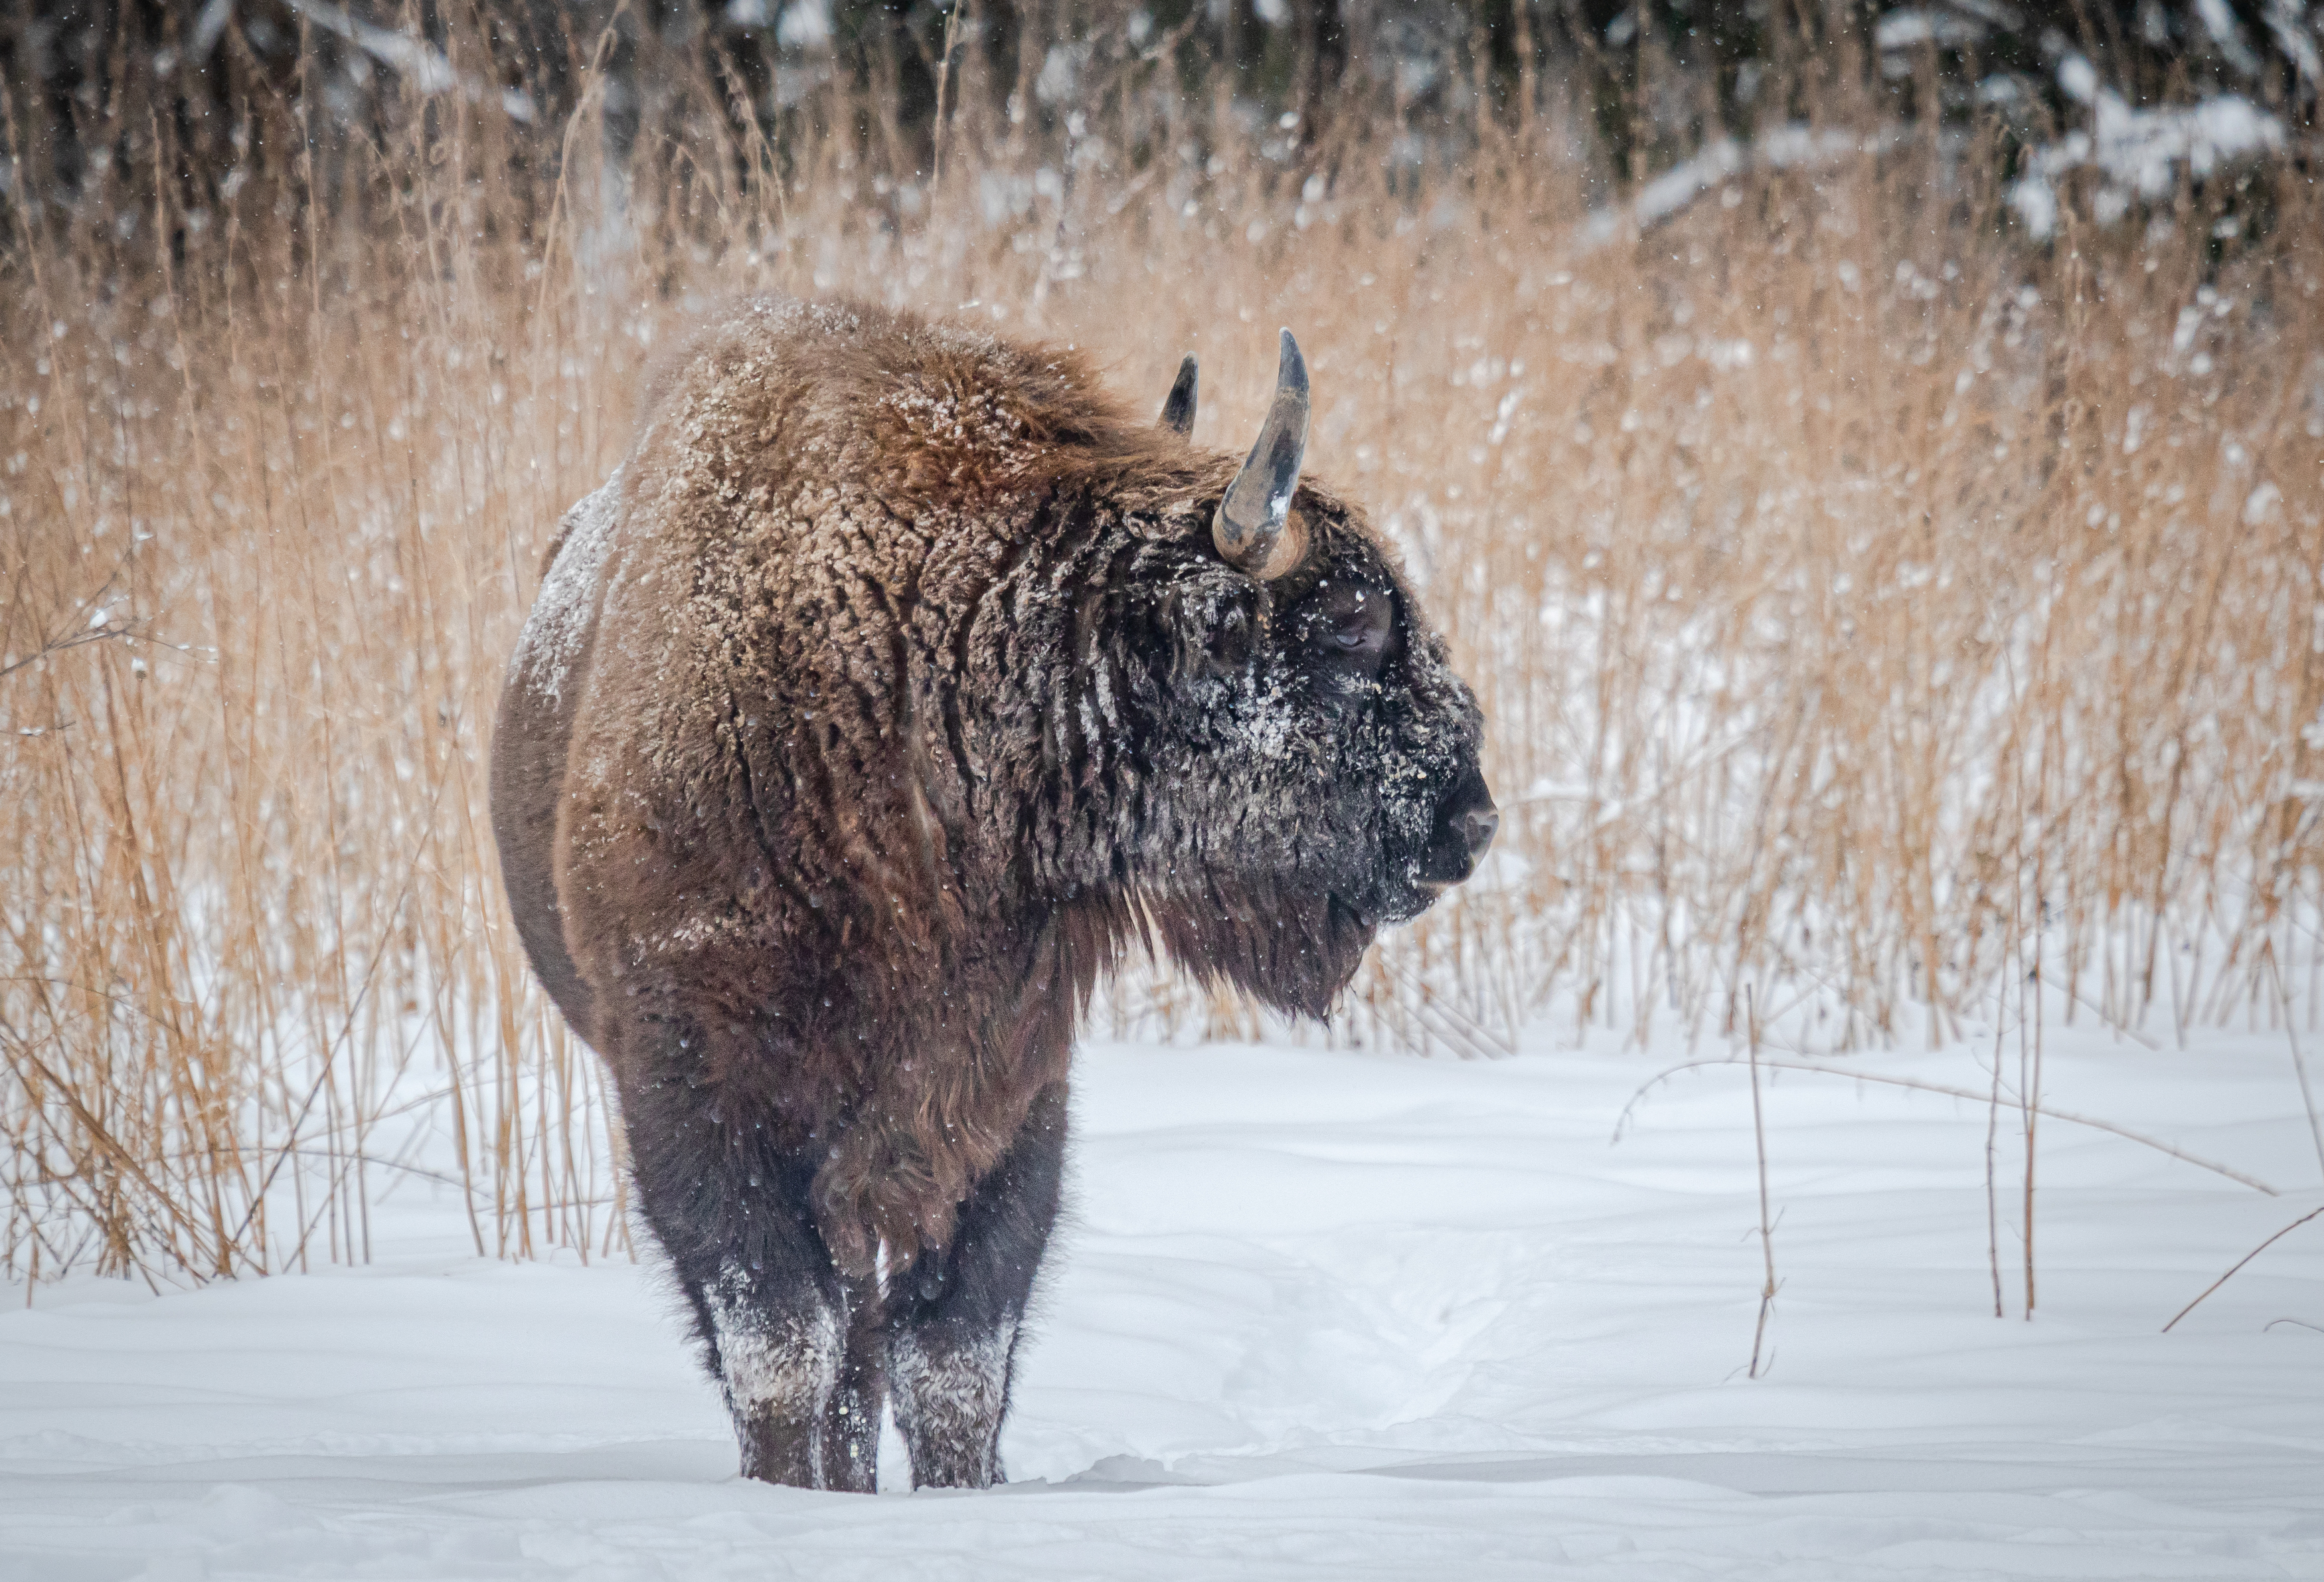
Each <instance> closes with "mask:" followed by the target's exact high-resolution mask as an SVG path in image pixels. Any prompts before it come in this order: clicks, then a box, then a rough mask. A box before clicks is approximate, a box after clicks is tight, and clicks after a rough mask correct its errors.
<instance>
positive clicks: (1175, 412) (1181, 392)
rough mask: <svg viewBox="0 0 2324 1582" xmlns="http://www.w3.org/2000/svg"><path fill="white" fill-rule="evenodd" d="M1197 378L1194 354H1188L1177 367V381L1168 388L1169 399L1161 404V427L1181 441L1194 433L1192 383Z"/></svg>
mask: <svg viewBox="0 0 2324 1582" xmlns="http://www.w3.org/2000/svg"><path fill="white" fill-rule="evenodd" d="M1199 377H1200V375H1199V373H1198V372H1197V371H1196V369H1195V367H1194V353H1192V352H1188V353H1187V354H1186V360H1185V362H1183V363H1181V364H1179V365H1178V380H1177V383H1176V384H1173V385H1171V386H1170V398H1169V399H1168V400H1167V401H1166V402H1163V403H1162V427H1164V428H1166V429H1167V430H1170V431H1171V432H1172V433H1174V434H1176V435H1177V436H1178V438H1179V439H1185V438H1186V437H1187V436H1188V435H1189V434H1192V433H1193V432H1194V382H1195V380H1196V379H1198V378H1199Z"/></svg>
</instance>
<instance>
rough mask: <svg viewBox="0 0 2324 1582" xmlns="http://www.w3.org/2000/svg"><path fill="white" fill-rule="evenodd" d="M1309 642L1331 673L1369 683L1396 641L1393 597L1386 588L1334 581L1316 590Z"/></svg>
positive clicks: (1309, 619) (1311, 611) (1344, 579)
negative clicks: (1320, 653) (1349, 676)
mask: <svg viewBox="0 0 2324 1582" xmlns="http://www.w3.org/2000/svg"><path fill="white" fill-rule="evenodd" d="M1307 630H1308V638H1309V642H1310V643H1311V644H1313V646H1314V648H1316V649H1319V650H1321V652H1322V657H1323V659H1324V660H1325V661H1327V662H1328V663H1329V665H1330V667H1331V669H1332V670H1333V671H1336V672H1339V673H1341V674H1349V673H1353V674H1355V675H1359V676H1361V677H1362V678H1363V679H1365V680H1370V679H1371V678H1372V677H1375V676H1377V675H1379V669H1380V664H1381V662H1382V661H1384V660H1386V659H1387V657H1388V648H1389V646H1390V644H1391V643H1394V641H1395V639H1396V597H1395V596H1394V595H1393V594H1391V593H1389V592H1388V590H1387V589H1385V588H1380V587H1368V586H1366V585H1365V584H1363V583H1360V582H1357V581H1353V580H1351V579H1347V578H1333V580H1332V581H1330V582H1326V583H1324V584H1323V585H1322V586H1321V587H1317V588H1316V590H1315V596H1314V605H1313V606H1312V608H1311V609H1310V611H1309V612H1308V619H1307Z"/></svg>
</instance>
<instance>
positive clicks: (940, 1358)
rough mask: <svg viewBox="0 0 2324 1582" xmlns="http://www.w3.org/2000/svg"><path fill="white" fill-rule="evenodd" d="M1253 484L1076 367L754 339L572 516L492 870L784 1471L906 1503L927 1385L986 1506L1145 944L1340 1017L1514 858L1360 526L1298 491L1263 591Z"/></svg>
mask: <svg viewBox="0 0 2324 1582" xmlns="http://www.w3.org/2000/svg"><path fill="white" fill-rule="evenodd" d="M1236 467H1237V462H1236V459H1235V458H1231V457H1228V456H1222V455H1214V454H1210V453H1206V452H1203V451H1199V450H1195V449H1192V448H1190V447H1189V446H1188V445H1186V443H1185V441H1184V440H1183V439H1181V438H1179V436H1178V434H1177V433H1176V431H1175V430H1173V429H1171V428H1167V427H1161V428H1157V427H1156V426H1153V425H1152V424H1150V423H1149V422H1148V421H1141V420H1139V419H1135V418H1133V417H1132V416H1130V414H1128V413H1126V412H1122V411H1121V410H1120V409H1119V408H1118V407H1116V406H1115V405H1114V404H1113V403H1112V402H1110V401H1109V400H1108V399H1107V398H1106V397H1105V396H1104V395H1102V393H1100V391H1099V389H1098V387H1097V384H1096V382H1095V380H1094V379H1093V376H1092V374H1091V372H1090V370H1089V368H1088V366H1087V365H1085V363H1084V361H1083V360H1082V359H1080V358H1079V357H1077V356H1074V355H1072V354H1071V353H1069V352H1061V351H1058V350H1056V349H1054V348H1037V347H1020V346H1014V345H1010V344H1008V343H1006V342H1003V341H1000V340H996V339H994V338H991V337H990V336H987V335H983V334H979V333H975V332H973V331H970V330H966V329H962V328H952V327H947V326H945V325H940V324H925V323H922V322H919V321H918V320H915V319H909V318H906V317H902V316H898V315H891V314H888V313H883V312H880V311H876V310H870V309H865V308H860V307H847V306H815V305H806V304H800V303H796V302H783V301H759V302H752V303H749V304H747V305H745V306H743V307H742V308H741V309H740V310H736V311H734V312H733V313H732V314H731V315H730V316H728V317H727V318H725V319H724V320H723V321H722V322H720V323H718V324H717V325H716V326H715V328H711V329H710V330H709V331H707V332H706V333H705V334H704V335H703V336H702V337H700V338H698V339H697V340H696V341H695V342H694V343H693V344H692V345H691V347H688V348H687V350H686V351H685V352H684V353H683V354H682V355H681V356H678V357H677V358H675V359H674V360H673V361H672V362H671V363H670V365H669V366H668V368H667V369H666V370H665V372H664V374H663V375H662V376H661V378H660V379H659V381H658V383H657V385H656V388H655V390H654V392H653V393H652V394H651V396H650V400H649V402H648V405H647V408H646V411H645V412H644V418H643V422H642V425H641V430H640V432H639V435H638V438H637V440H636V442H635V444H634V446H633V447H632V450H631V452H630V454H629V456H628V458H626V459H625V460H624V461H623V463H622V467H620V469H619V470H618V471H617V472H616V473H615V475H614V476H613V478H612V480H611V481H609V482H608V483H607V484H606V485H605V486H604V488H602V489H600V490H599V491H598V492H597V493H595V494H594V495H591V496H590V497H589V498H588V499H586V500H585V501H583V502H582V503H581V504H579V505H577V506H576V507H575V508H574V510H573V512H572V513H571V514H570V515H569V516H568V517H567V520H566V523H565V524H564V526H563V529H562V531H561V532H560V534H559V537H558V544H557V546H556V547H555V548H554V549H553V550H551V560H550V563H549V569H548V571H547V574H546V577H545V579H544V582H543V585H542V588H541V594H540V598H539V603H538V605H537V606H536V607H535V610H534V612H533V615H532V616H531V619H530V622H529V624H528V625H527V627H526V632H525V637H524V640H523V643H522V644H521V647H520V649H519V652H518V653H517V656H516V660H515V662H514V664H513V666H512V673H511V677H510V681H509V688H508V692H507V695H506V698H505V699H504V701H503V708H502V717H501V723H500V727H499V732H498V736H497V739H496V742H495V745H494V763H493V782H494V783H493V808H494V823H495V829H496V832H497V834H498V836H499V838H500V843H501V852H502V861H503V866H504V869H505V873H506V877H507V881H508V885H509V891H510V895H511V898H512V902H513V905H514V908H515V911H516V916H517V921H518V924H519V927H520V929H521V931H522V934H523V937H524V940H525V944H526V946H527V948H528V949H529V951H530V955H531V958H532V960H533V962H534V964H535V966H536V967H537V968H538V969H539V974H540V976H541V978H542V980H543V982H544V983H545V984H546V985H547V986H548V988H549V991H550V993H551V994H552V995H553V996H554V997H555V998H556V1000H557V1002H558V1004H559V1005H560V1006H561V1007H562V1008H563V1009H564V1011H565V1013H566V1015H567V1019H568V1020H569V1021H570V1022H571V1023H572V1024H573V1026H574V1028H575V1030H576V1032H579V1033H580V1034H581V1036H582V1037H583V1038H584V1039H586V1041H588V1042H589V1043H590V1044H591V1045H592V1046H593V1047H594V1048H595V1049H596V1050H598V1051H599V1053H600V1054H601V1055H603V1057H604V1059H605V1060H606V1061H607V1062H608V1064H609V1066H610V1068H611V1069H612V1071H613V1075H614V1078H615V1082H616V1086H617V1088H618V1091H619V1094H620V1100H621V1106H622V1122H623V1124H624V1127H625V1128H626V1131H627V1134H628V1139H629V1143H630V1149H631V1153H632V1159H633V1161H634V1165H635V1170H636V1180H637V1186H638V1197H639V1201H640V1203H641V1206H642V1209H643V1213H644V1215H645V1217H646V1219H647V1221H648V1223H649V1224H650V1226H651V1228H652V1230H653V1232H654V1234H655V1235H656V1236H657V1237H658V1238H659V1240H660V1242H661V1243H662V1244H663V1246H664V1247H665V1248H666V1249H667V1250H668V1252H669V1255H670V1258H671V1261H672V1263H673V1264H674V1266H675V1269H676V1272H677V1274H678V1278H679V1280H680V1281H681V1282H682V1283H683V1284H684V1286H685V1288H686V1290H687V1293H688V1295H689V1297H690V1299H691V1300H692V1302H693V1305H694V1308H695V1310H696V1317H697V1319H698V1322H699V1325H700V1328H701V1332H702V1335H703V1337H704V1339H705V1342H706V1344H707V1346H708V1348H709V1351H710V1356H711V1362H712V1365H713V1371H714V1372H715V1374H718V1376H719V1377H720V1378H721V1379H722V1381H723V1382H724V1385H725V1388H726V1390H727V1392H728V1395H729V1399H730V1401H731V1402H732V1404H733V1410H734V1412H735V1416H736V1420H737V1425H738V1428H739V1429H740V1431H741V1433H742V1439H743V1458H744V1466H745V1468H746V1470H749V1471H752V1472H753V1473H756V1474H758V1475H759V1476H766V1477H770V1478H775V1479H779V1480H781V1481H786V1482H792V1483H802V1484H821V1485H826V1486H835V1487H849V1488H868V1487H870V1486H871V1480H872V1473H873V1468H872V1458H873V1455H874V1451H875V1448H876V1444H877V1428H878V1421H879V1415H880V1404H881V1400H882V1398H883V1393H884V1392H885V1391H886V1390H887V1389H888V1388H889V1386H890V1384H892V1386H893V1388H894V1391H895V1394H896V1406H897V1415H898V1420H899V1424H900V1425H901V1426H902V1428H903V1429H904V1432H905V1435H906V1438H907V1439H908V1441H909V1442H910V1444H911V1448H912V1457H913V1468H914V1474H915V1476H916V1477H917V1478H918V1479H919V1480H920V1481H922V1482H937V1483H968V1484H982V1483H986V1482H990V1481H991V1480H992V1479H994V1478H995V1477H997V1476H999V1475H1000V1468H999V1463H998V1457H997V1452H996V1450H995V1444H996V1439H997V1435H998V1431H999V1426H1000V1421H1001V1413H1002V1412H1003V1411H1004V1410H1005V1407H1006V1399H1007V1388H1008V1375H1009V1366H1010V1355H1011V1351H1012V1348H1013V1346H1014V1339H1015V1334H1016V1328H1017V1324H1018V1320H1019V1317H1020V1316H1021V1314H1022V1311H1023V1308H1024V1303H1025V1299H1026V1295H1027V1292H1028V1289H1029V1286H1030V1283H1031V1281H1032V1277H1033V1274H1034V1272H1035V1269H1036V1267H1037V1263H1038V1261H1039V1258H1040V1254H1041V1249H1042V1245H1043V1243H1044V1241H1045V1239H1046V1237H1047V1232H1048V1227H1049V1224H1050V1221H1051V1219H1052V1218H1053V1217H1054V1214H1055V1210H1056V1200H1057V1189H1058V1177H1059V1171H1060V1168H1061V1163H1062V1153H1063V1147H1064V1128H1065V1078H1066V1064H1067V1057H1068V1053H1069V1050H1070V1046H1071V1041H1072V1036H1073V1032H1074V1022H1075V1018H1076V1016H1077V1014H1078V1013H1079V1011H1080V1009H1081V1007H1082V1005H1083V1004H1084V1001H1085V1000H1086V997H1087V995H1089V993H1090V990H1091V987H1092V985H1093V982H1094V981H1095V980H1096V978H1097V976H1099V975H1100V974H1101V973H1102V972H1104V971H1106V970H1107V969H1108V967H1110V966H1111V964H1112V963H1113V962H1114V960H1115V958H1116V957H1117V955H1118V953H1119V952H1120V950H1122V949H1123V948H1124V947H1125V946H1127V945H1130V944H1131V943H1133V942H1135V941H1138V940H1139V939H1154V940H1157V941H1158V942H1159V943H1160V944H1162V945H1163V946H1165V947H1167V948H1168V949H1169V950H1170V951H1171V952H1173V953H1174V954H1175V956H1176V958H1177V959H1178V960H1179V961H1181V962H1182V963H1184V964H1185V965H1186V966H1187V967H1191V968H1192V969H1194V971H1197V972H1199V973H1202V974H1204V975H1207V976H1213V977H1216V978H1221V979H1224V980H1226V981H1228V982H1231V983H1232V984H1235V985H1240V986H1241V987H1242V988H1245V989H1248V990H1250V992H1252V993H1254V994H1256V995H1259V996H1260V997H1261V998H1262V999H1264V1000H1266V1001H1267V1002H1268V1003H1270V1004H1275V1005H1277V1006H1280V1007H1283V1008H1286V1009H1288V1010H1291V1011H1295V1012H1301V1013H1309V1014H1314V1015H1321V1014H1322V1013H1323V1012H1324V1011H1325V1010H1326V1009H1327V1008H1328V1006H1329V1004H1330V1003H1331V1001H1332V999H1333V996H1334V995H1336V994H1337V993H1338V992H1339V991H1340V989H1341V988H1342V987H1343V986H1344V985H1345V984H1346V983H1347V981H1348V979H1349V977H1350V976H1351V974H1352V973H1353V972H1354V970H1355V967H1356V965H1357V962H1358V959H1359V958H1360V956H1361V954H1362V952H1363V950H1364V948H1366V946H1367V945H1368V944H1369V941H1370V939H1371V938H1372V936H1373V933H1374V931H1375V930H1376V929H1377V928H1378V927H1379V925H1380V924H1381V923H1383V922H1388V921H1396V920H1398V919H1402V918H1406V917H1409V916H1411V915H1413V914H1415V913H1416V912H1417V911H1420V910H1421V909H1422V908H1424V907H1425V906H1426V905H1427V904H1428V902H1429V900H1430V899H1431V897H1432V896H1433V895H1434V893H1435V892H1436V891H1437V890H1438V889H1441V888H1442V887H1443V885H1444V884H1448V883H1452V882H1457V881H1458V880H1459V879H1461V878H1462V877H1464V876H1465V875H1466V874H1467V873H1468V871H1469V867H1470V865H1471V862H1472V860H1473V859H1472V848H1480V847H1481V844H1482V842H1481V839H1480V835H1479V831H1480V828H1481V829H1482V831H1483V836H1484V837H1487V838H1489V833H1490V830H1489V817H1485V816H1484V815H1485V813H1487V812H1489V808H1490V802H1489V799H1488V798H1487V797H1486V795H1485V791H1484V788H1483V782H1482V781H1481V780H1480V778H1479V777H1478V773H1477V759H1476V750H1477V735H1478V729H1479V719H1478V715H1477V711H1476V708H1475V705H1474V703H1473V702H1472V700H1471V697H1470V695H1469V692H1468V690H1467V689H1466V688H1465V687H1464V686H1462V683H1461V681H1460V680H1458V679H1457V678H1456V677H1455V676H1453V674H1452V672H1451V671H1449V670H1448V669H1447V668H1446V666H1445V663H1444V661H1443V645H1442V643H1441V642H1440V641H1439V640H1438V639H1437V638H1436V637H1435V636H1434V634H1433V633H1431V631H1430V630H1429V629H1428V627H1427V625H1426V624H1425V622H1424V621H1423V620H1422V618H1421V615H1420V613H1419V610H1418V607H1417V606H1416V604H1415V603H1414V601H1413V597H1412V595H1411V593H1410V591H1409V589H1407V588H1406V587H1405V585H1404V583H1403V581H1402V579H1401V578H1400V577H1399V576H1398V574H1397V571H1396V569H1394V568H1393V566H1392V565H1391V564H1390V563H1389V561H1388V560H1387V558H1386V557H1385V556H1384V555H1383V553H1382V551H1381V550H1380V548H1379V545H1378V544H1377V542H1376V541H1374V540H1373V538H1372V537H1371V535H1370V533H1369V531H1368V530H1367V529H1366V528H1365V526H1364V525H1363V523H1362V521H1361V519H1360V516H1359V514H1358V513H1356V512H1355V511H1354V510H1353V509H1352V508H1351V507H1350V506H1349V505H1348V504H1345V503H1344V502H1342V501H1341V500H1340V499H1338V498H1336V497H1335V496H1333V495H1331V494H1329V493H1327V492H1325V491H1324V490H1323V489H1322V488H1319V487H1317V486H1314V485H1313V484H1306V485H1303V486H1301V488H1300V489H1299V492H1298V494H1297V495H1296V503H1295V510H1296V513H1297V517H1298V519H1299V523H1300V525H1301V528H1302V531H1303V532H1304V534H1305V539H1304V541H1305V546H1306V548H1305V555H1304V558H1303V559H1302V560H1300V562H1299V564H1298V565H1297V566H1296V569H1293V570H1291V571H1290V572H1288V573H1287V574H1285V575H1281V576H1278V577H1277V578H1276V579H1275V580H1273V581H1267V582H1262V581H1259V580H1256V579H1255V578H1252V577H1251V576H1249V575H1247V574H1245V573H1244V572H1243V571H1241V570H1239V569H1235V567H1234V566H1232V565H1230V564H1228V563H1227V562H1226V561H1225V560H1222V556H1221V554H1220V551H1219V550H1218V549H1217V547H1216V546H1215V545H1214V543H1213V532H1212V515H1213V511H1214V510H1215V508H1216V507H1217V505H1218V504H1219V501H1220V499H1221V497H1222V495H1223V494H1224V493H1225V491H1226V490H1227V487H1228V486H1229V484H1230V482H1231V480H1232V479H1233V478H1234V476H1235V474H1236ZM1480 819H1481V822H1480ZM883 1257H884V1263H885V1269H886V1271H887V1278H886V1291H885V1294H884V1296H883V1294H882V1291H881V1278H880V1274H879V1270H880V1268H881V1261H882V1259H883Z"/></svg>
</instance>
